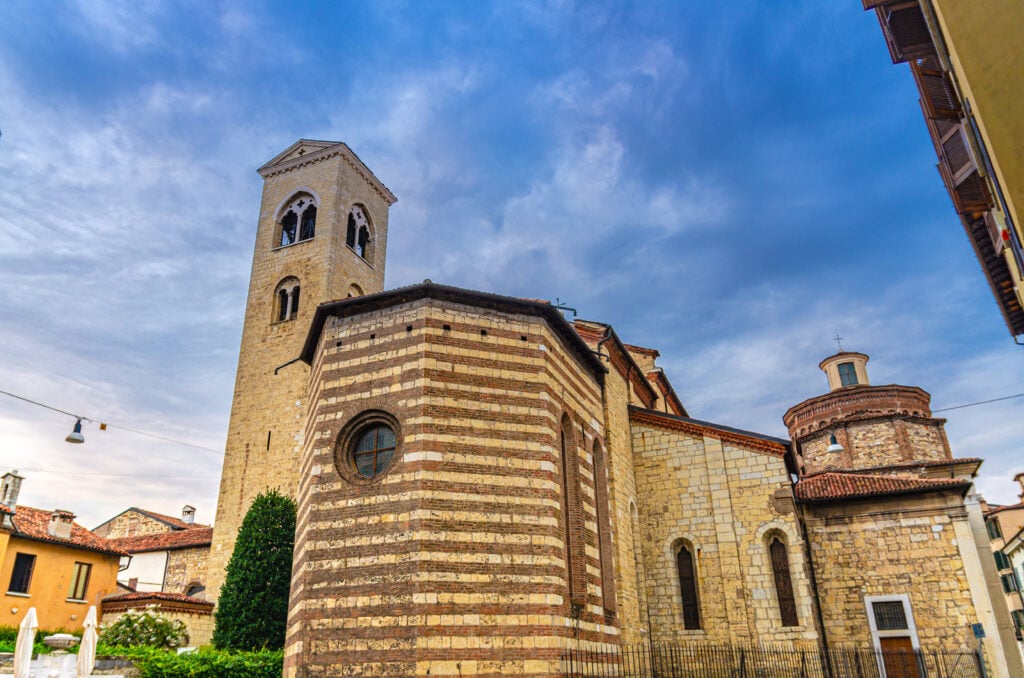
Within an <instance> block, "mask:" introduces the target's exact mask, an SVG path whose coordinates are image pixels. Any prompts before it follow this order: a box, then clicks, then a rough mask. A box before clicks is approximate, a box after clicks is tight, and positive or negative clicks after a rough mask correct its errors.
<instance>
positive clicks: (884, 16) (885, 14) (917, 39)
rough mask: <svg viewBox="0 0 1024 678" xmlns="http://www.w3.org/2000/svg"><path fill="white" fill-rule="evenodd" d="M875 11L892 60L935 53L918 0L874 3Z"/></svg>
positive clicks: (901, 61) (900, 60) (903, 59)
mask: <svg viewBox="0 0 1024 678" xmlns="http://www.w3.org/2000/svg"><path fill="white" fill-rule="evenodd" d="M875 12H876V13H877V14H878V22H879V23H880V24H881V25H882V33H884V34H885V42H886V44H887V45H888V46H889V55H890V56H891V57H892V60H893V62H894V63H903V62H904V61H907V60H909V59H914V58H916V57H920V56H925V55H928V54H932V53H934V52H935V46H934V44H933V43H932V35H931V32H930V31H929V30H928V22H927V21H925V18H924V13H923V12H922V11H921V5H920V4H919V3H918V0H909V1H906V2H889V3H886V4H880V5H876V6H875Z"/></svg>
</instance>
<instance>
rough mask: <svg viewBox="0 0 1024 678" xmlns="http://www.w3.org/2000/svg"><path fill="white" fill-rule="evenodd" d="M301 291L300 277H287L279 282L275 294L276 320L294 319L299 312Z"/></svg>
mask: <svg viewBox="0 0 1024 678" xmlns="http://www.w3.org/2000/svg"><path fill="white" fill-rule="evenodd" d="M300 291H301V290H300V288H299V281H298V278H285V279H284V280H282V281H281V282H279V283H278V284H277V292H276V293H275V295H274V304H275V306H276V309H275V311H274V320H275V321H277V322H282V321H285V320H293V319H294V318H295V316H297V315H298V314H299V292H300Z"/></svg>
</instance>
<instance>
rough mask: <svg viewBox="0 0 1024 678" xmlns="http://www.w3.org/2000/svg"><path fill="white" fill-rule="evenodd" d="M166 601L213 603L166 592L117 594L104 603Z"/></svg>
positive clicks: (211, 604)
mask: <svg viewBox="0 0 1024 678" xmlns="http://www.w3.org/2000/svg"><path fill="white" fill-rule="evenodd" d="M150 599H153V600H167V601H172V602H177V603H206V604H209V605H210V606H211V607H212V606H213V603H211V602H209V601H206V600H203V599H202V598H193V597H192V596H186V595H185V594H184V593H169V592H166V591H134V592H132V593H117V594H114V595H112V596H105V597H104V598H103V600H104V602H108V601H109V602H114V601H118V602H121V601H132V600H150Z"/></svg>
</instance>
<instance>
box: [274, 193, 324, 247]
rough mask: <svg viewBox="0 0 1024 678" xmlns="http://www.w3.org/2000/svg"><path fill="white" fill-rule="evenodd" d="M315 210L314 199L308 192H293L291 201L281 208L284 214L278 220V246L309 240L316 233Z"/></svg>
mask: <svg viewBox="0 0 1024 678" xmlns="http://www.w3.org/2000/svg"><path fill="white" fill-rule="evenodd" d="M316 211H317V205H316V199H315V198H313V196H311V195H310V194H308V193H297V194H295V196H293V197H292V199H291V202H289V203H288V204H287V205H285V206H283V207H282V208H281V212H283V213H284V216H282V217H281V218H280V221H279V224H280V229H281V230H280V233H281V237H280V238H279V239H278V241H277V244H278V246H279V247H284V246H285V245H293V244H295V243H297V242H302V241H304V240H311V239H312V238H313V236H314V235H316ZM281 212H279V214H280V213H281ZM300 215H301V216H300Z"/></svg>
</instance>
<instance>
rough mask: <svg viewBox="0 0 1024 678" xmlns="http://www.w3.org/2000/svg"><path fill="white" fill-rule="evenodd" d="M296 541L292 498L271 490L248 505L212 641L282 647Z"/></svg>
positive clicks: (220, 644) (244, 646)
mask: <svg viewBox="0 0 1024 678" xmlns="http://www.w3.org/2000/svg"><path fill="white" fill-rule="evenodd" d="M294 545H295V502H293V501H292V500H291V499H289V498H288V497H285V496H283V495H281V494H279V493H278V492H277V491H275V490H272V491H270V492H267V493H265V494H261V495H259V496H258V497H256V499H255V500H254V501H253V503H252V506H250V507H249V511H248V513H246V514H245V519H244V520H243V521H242V527H241V528H240V529H239V531H238V540H237V541H236V542H235V550H234V552H233V553H232V554H231V561H230V562H229V563H228V568H227V576H226V577H225V579H224V587H223V588H222V589H221V592H220V600H219V601H218V604H217V612H216V616H217V618H216V627H215V629H214V631H213V644H214V645H216V646H217V647H219V648H225V649H233V650H260V649H272V650H277V649H281V648H282V647H284V636H285V625H286V623H287V619H288V589H289V587H290V584H291V573H292V551H293V549H294Z"/></svg>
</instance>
